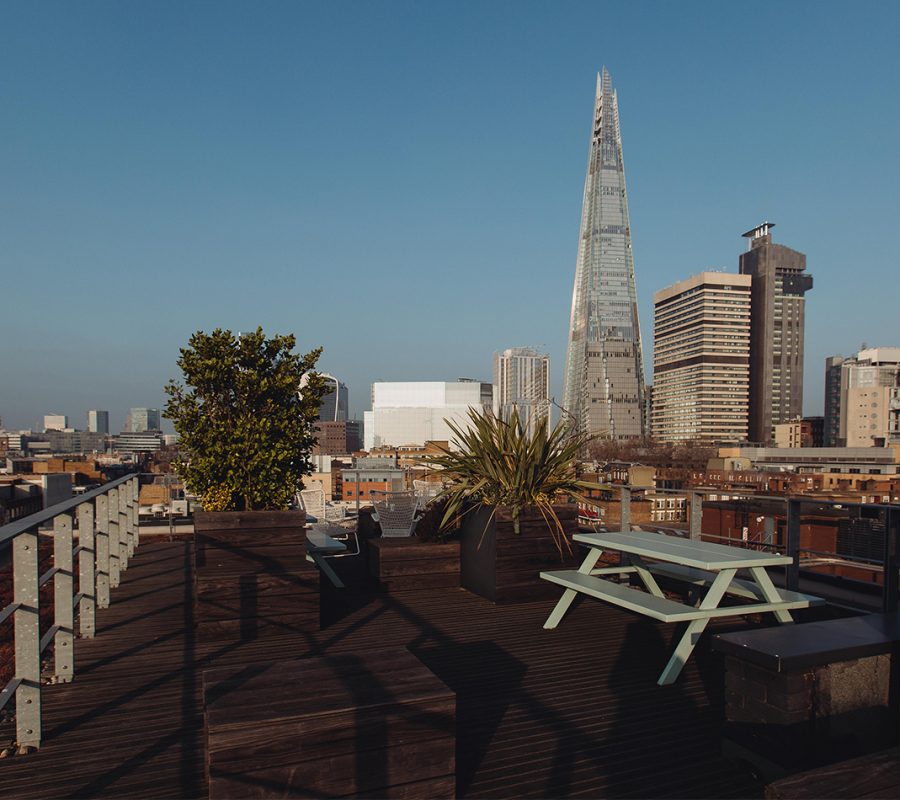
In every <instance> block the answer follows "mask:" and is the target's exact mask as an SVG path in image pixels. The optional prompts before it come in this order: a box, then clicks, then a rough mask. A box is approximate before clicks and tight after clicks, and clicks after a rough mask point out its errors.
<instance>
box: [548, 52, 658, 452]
mask: <svg viewBox="0 0 900 800" xmlns="http://www.w3.org/2000/svg"><path fill="white" fill-rule="evenodd" d="M643 395H644V358H643V353H642V349H641V328H640V323H639V322H638V310H637V293H636V291H635V286H634V262H633V260H632V254H631V227H630V224H629V221H628V194H627V192H626V190H625V167H624V164H623V161H622V136H621V133H620V131H619V108H618V101H617V99H616V92H615V90H614V89H613V86H612V80H611V79H610V77H609V73H608V72H607V71H606V69H605V68H604V70H603V72H602V73H601V74H600V75H598V76H597V96H596V99H595V101H594V118H593V126H592V128H591V148H590V156H589V158H588V169H587V177H586V179H585V182H584V201H583V205H582V210H581V235H580V239H579V243H578V263H577V265H576V267H575V289H574V291H573V292H572V318H571V324H570V328H569V348H568V353H567V357H566V375H565V388H564V409H565V411H566V413H567V415H568V416H569V417H570V418H571V419H572V420H573V421H574V422H575V423H576V424H577V425H578V427H579V428H580V429H581V430H585V431H588V432H590V433H592V434H595V435H598V436H609V437H612V438H633V437H638V436H641V435H642V434H643V413H642V411H643V405H642V401H643Z"/></svg>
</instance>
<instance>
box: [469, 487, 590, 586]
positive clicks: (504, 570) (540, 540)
mask: <svg viewBox="0 0 900 800" xmlns="http://www.w3.org/2000/svg"><path fill="white" fill-rule="evenodd" d="M556 513H557V515H558V516H559V519H560V522H562V524H563V528H564V530H565V532H566V535H567V536H568V538H569V539H570V540H571V537H572V536H573V535H574V534H575V533H577V532H578V520H577V509H576V507H575V506H574V505H564V506H557V507H556ZM490 516H491V509H489V508H480V509H478V510H477V511H472V512H470V513H468V514H466V516H465V517H464V518H463V523H462V528H461V530H460V542H461V547H460V553H459V569H460V585H461V586H462V587H463V588H464V589H467V590H468V591H470V592H473V593H474V594H477V595H480V596H481V597H486V598H487V599H488V600H491V601H492V602H494V603H515V602H525V601H528V600H544V599H550V598H556V597H558V596H559V595H560V590H559V587H558V586H555V585H554V584H551V583H549V582H548V581H542V580H541V579H540V577H539V573H540V572H541V571H543V570H551V569H572V568H574V567H577V566H578V562H579V560H580V559H578V558H576V556H575V555H570V554H569V552H568V551H566V550H564V552H563V555H562V556H561V555H560V553H559V550H557V548H556V544H555V543H554V539H553V535H552V533H551V531H550V529H549V528H548V527H547V523H546V522H545V521H544V518H543V516H541V514H540V512H539V511H537V510H536V509H533V510H527V511H525V512H523V514H522V516H521V518H520V533H519V535H516V534H515V533H514V532H513V524H512V518H511V517H510V515H509V511H508V510H507V509H506V508H498V509H497V511H496V513H495V514H494V518H493V519H492V520H490V522H488V520H489V519H490ZM572 552H573V554H575V553H577V548H576V547H575V545H572Z"/></svg>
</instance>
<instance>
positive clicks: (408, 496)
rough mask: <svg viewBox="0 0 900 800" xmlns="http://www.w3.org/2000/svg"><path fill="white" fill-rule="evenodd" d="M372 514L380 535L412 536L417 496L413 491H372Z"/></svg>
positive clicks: (414, 525)
mask: <svg viewBox="0 0 900 800" xmlns="http://www.w3.org/2000/svg"><path fill="white" fill-rule="evenodd" d="M372 505H373V506H374V507H375V513H374V514H373V515H372V519H374V520H375V521H376V522H377V523H378V524H379V525H381V535H382V536H386V537H389V536H396V537H399V536H412V532H413V530H414V529H415V527H416V508H417V506H418V498H417V497H416V495H415V494H414V493H413V492H372Z"/></svg>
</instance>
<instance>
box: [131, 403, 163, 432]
mask: <svg viewBox="0 0 900 800" xmlns="http://www.w3.org/2000/svg"><path fill="white" fill-rule="evenodd" d="M125 429H126V431H127V432H128V433H143V432H144V431H158V430H159V429H160V414H159V409H158V408H132V409H130V410H129V412H128V420H127V421H126V423H125Z"/></svg>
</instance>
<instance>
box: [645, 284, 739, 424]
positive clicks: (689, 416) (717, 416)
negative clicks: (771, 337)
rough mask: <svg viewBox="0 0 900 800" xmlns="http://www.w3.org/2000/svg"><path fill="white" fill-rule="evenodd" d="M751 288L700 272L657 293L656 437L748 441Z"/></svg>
mask: <svg viewBox="0 0 900 800" xmlns="http://www.w3.org/2000/svg"><path fill="white" fill-rule="evenodd" d="M750 284H751V278H750V276H749V275H734V274H731V275H729V274H728V273H725V272H701V273H700V274H699V275H694V276H693V277H692V278H688V279H687V280H684V281H680V282H679V283H675V284H673V285H672V286H669V287H668V288H666V289H663V290H662V291H659V292H657V293H656V294H655V295H654V296H653V306H654V319H653V337H654V347H653V412H652V423H651V431H652V434H653V438H654V439H658V440H660V441H663V442H678V441H687V440H693V439H697V440H704V441H707V442H725V441H746V439H747V403H748V399H749V394H750Z"/></svg>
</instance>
